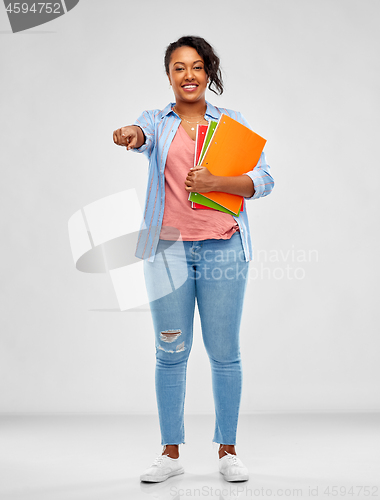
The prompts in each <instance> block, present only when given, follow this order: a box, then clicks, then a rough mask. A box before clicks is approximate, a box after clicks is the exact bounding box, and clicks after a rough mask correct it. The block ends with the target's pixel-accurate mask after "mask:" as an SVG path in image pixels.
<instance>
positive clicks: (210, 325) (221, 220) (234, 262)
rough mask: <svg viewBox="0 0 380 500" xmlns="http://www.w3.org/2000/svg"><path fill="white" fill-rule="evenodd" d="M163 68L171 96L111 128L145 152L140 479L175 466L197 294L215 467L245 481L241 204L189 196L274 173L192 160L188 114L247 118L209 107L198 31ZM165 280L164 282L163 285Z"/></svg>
mask: <svg viewBox="0 0 380 500" xmlns="http://www.w3.org/2000/svg"><path fill="white" fill-rule="evenodd" d="M165 70H166V74H167V76H168V79H169V82H170V85H171V86H172V89H173V93H174V97H175V103H170V104H169V105H168V106H167V107H166V108H165V109H163V110H152V111H144V112H143V113H142V115H141V116H140V117H139V119H138V120H137V121H136V122H135V123H134V124H133V125H130V126H127V127H122V128H120V129H118V130H116V131H115V132H114V134H113V138H114V142H115V144H117V145H120V146H126V148H127V150H133V151H136V152H144V153H145V154H146V156H147V157H148V158H149V161H150V164H149V179H148V186H147V192H146V202H145V211H144V220H143V223H142V226H141V230H140V233H139V239H138V243H137V248H136V256H137V257H139V258H142V259H144V275H145V282H146V287H147V291H148V296H149V299H150V308H151V313H152V319H153V324H154V328H155V342H156V375H155V380H156V396H157V404H158V412H159V420H160V428H161V438H162V439H161V444H162V445H163V446H164V449H163V452H162V455H161V456H160V457H157V458H156V460H155V462H154V463H153V465H152V466H151V467H150V468H148V469H147V470H146V471H145V472H144V473H143V474H142V475H141V477H140V479H141V481H150V482H159V481H164V480H165V479H167V478H168V477H170V476H173V475H176V474H182V473H183V472H184V470H183V467H182V465H181V464H180V459H179V444H184V442H185V441H184V439H185V436H184V400H185V388H186V368H187V361H188V357H189V354H190V350H191V345H192V339H193V318H194V309H195V298H196V299H197V304H198V309H199V314H200V318H201V326H202V336H203V341H204V345H205V348H206V351H207V354H208V356H209V359H210V364H211V370H212V384H213V396H214V403H215V414H216V421H215V434H214V438H213V441H214V442H215V443H218V444H219V445H220V446H219V471H220V472H221V473H222V474H223V477H224V478H225V479H226V480H227V481H242V480H243V481H245V480H247V479H248V471H247V469H246V467H245V466H244V465H243V463H242V462H241V460H240V459H239V458H238V457H237V456H236V451H235V445H236V431H237V422H238V415H239V406H240V398H241V387H242V369H241V358H240V347H239V330H240V321H241V314H242V307H243V301H244V294H245V290H246V283H247V273H248V268H249V261H250V260H252V245H251V239H250V231H249V224H248V218H247V210H246V208H245V207H244V210H243V212H241V213H240V216H239V217H235V216H232V215H230V214H227V213H224V212H220V211H217V210H209V209H193V208H192V207H191V202H190V201H189V200H188V196H189V192H202V193H207V192H210V191H222V192H226V193H232V194H237V195H240V196H243V197H244V198H245V199H256V198H259V197H261V196H266V195H268V194H269V193H270V192H271V191H272V189H273V185H274V183H273V179H272V177H271V175H270V168H269V165H267V164H266V161H265V155H264V154H262V155H261V158H260V160H259V162H258V164H257V165H256V167H255V168H254V170H252V171H249V172H247V173H246V174H244V175H240V176H235V177H220V176H216V175H212V174H211V173H210V172H209V170H208V169H207V168H205V167H193V165H194V149H195V142H194V141H195V138H196V129H197V124H207V123H208V121H209V120H211V119H214V120H218V118H219V117H220V115H221V114H222V113H225V114H227V115H229V116H231V117H232V118H234V119H235V120H237V121H239V122H240V123H242V124H243V125H245V126H247V127H249V125H248V124H247V122H246V121H245V119H244V118H243V116H242V115H241V114H240V113H239V112H235V111H232V110H228V109H224V108H223V109H220V108H216V107H214V106H212V105H211V104H210V103H209V102H207V101H206V99H205V94H206V89H207V86H208V88H209V89H210V90H211V91H213V92H214V93H216V94H217V93H219V94H222V92H223V81H222V76H221V71H220V67H219V58H218V56H217V55H216V53H215V52H214V50H213V48H212V47H211V45H210V44H209V43H207V42H206V41H205V40H204V39H203V38H200V37H195V36H185V37H182V38H180V39H179V40H177V41H176V42H174V43H171V44H170V45H169V46H168V47H167V49H166V54H165ZM153 84H154V82H153ZM215 89H216V90H215ZM231 146H232V147H233V144H232V145H231ZM184 270H185V279H183V274H184V273H183V271H184ZM169 282H170V288H165V286H169V285H168V283H169ZM165 284H166V285H165ZM168 290H170V291H169V292H168Z"/></svg>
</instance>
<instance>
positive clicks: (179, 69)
mask: <svg viewBox="0 0 380 500" xmlns="http://www.w3.org/2000/svg"><path fill="white" fill-rule="evenodd" d="M182 70H183V68H176V69H175V71H182Z"/></svg>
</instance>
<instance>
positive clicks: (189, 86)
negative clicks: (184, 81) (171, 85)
mask: <svg viewBox="0 0 380 500" xmlns="http://www.w3.org/2000/svg"><path fill="white" fill-rule="evenodd" d="M183 88H184V89H195V88H196V85H184V86H183Z"/></svg>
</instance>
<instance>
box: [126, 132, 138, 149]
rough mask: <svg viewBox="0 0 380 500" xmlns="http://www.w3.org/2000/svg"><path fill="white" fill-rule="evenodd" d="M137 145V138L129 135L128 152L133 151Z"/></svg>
mask: <svg viewBox="0 0 380 500" xmlns="http://www.w3.org/2000/svg"><path fill="white" fill-rule="evenodd" d="M136 144H137V137H134V136H133V135H128V136H127V149H128V151H129V150H130V149H133V148H134V147H135V146H136Z"/></svg>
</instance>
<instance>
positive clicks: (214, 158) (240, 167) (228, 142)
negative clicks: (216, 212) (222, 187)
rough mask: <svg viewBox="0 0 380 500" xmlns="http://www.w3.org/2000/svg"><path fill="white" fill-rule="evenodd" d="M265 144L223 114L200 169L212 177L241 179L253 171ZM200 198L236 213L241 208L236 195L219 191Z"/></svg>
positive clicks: (263, 140) (260, 138)
mask: <svg viewBox="0 0 380 500" xmlns="http://www.w3.org/2000/svg"><path fill="white" fill-rule="evenodd" d="M266 142H267V141H266V139H264V138H263V137H261V136H259V135H258V134H256V133H255V132H253V131H252V130H251V129H249V128H248V127H246V126H244V125H242V124H241V123H239V122H238V121H236V120H234V119H233V118H230V117H229V116H227V115H225V114H222V115H221V117H220V118H219V122H218V125H217V127H216V130H215V132H214V135H213V137H212V139H211V141H210V144H209V146H208V149H207V151H206V153H205V155H204V157H203V160H202V161H201V166H202V167H207V168H208V170H209V171H210V172H211V173H212V174H214V175H222V176H235V175H236V176H237V175H242V174H244V173H246V172H249V171H250V170H253V169H254V168H255V166H256V165H257V162H258V161H259V159H260V156H261V153H262V151H263V149H264V146H265V143H266ZM200 194H201V195H203V196H205V197H206V198H208V199H210V200H213V201H215V202H216V203H219V204H220V205H222V206H224V207H226V208H228V209H229V210H232V211H233V212H235V213H237V211H238V209H239V207H240V205H241V196H238V195H235V194H230V193H223V192H219V191H210V192H208V193H200Z"/></svg>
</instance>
